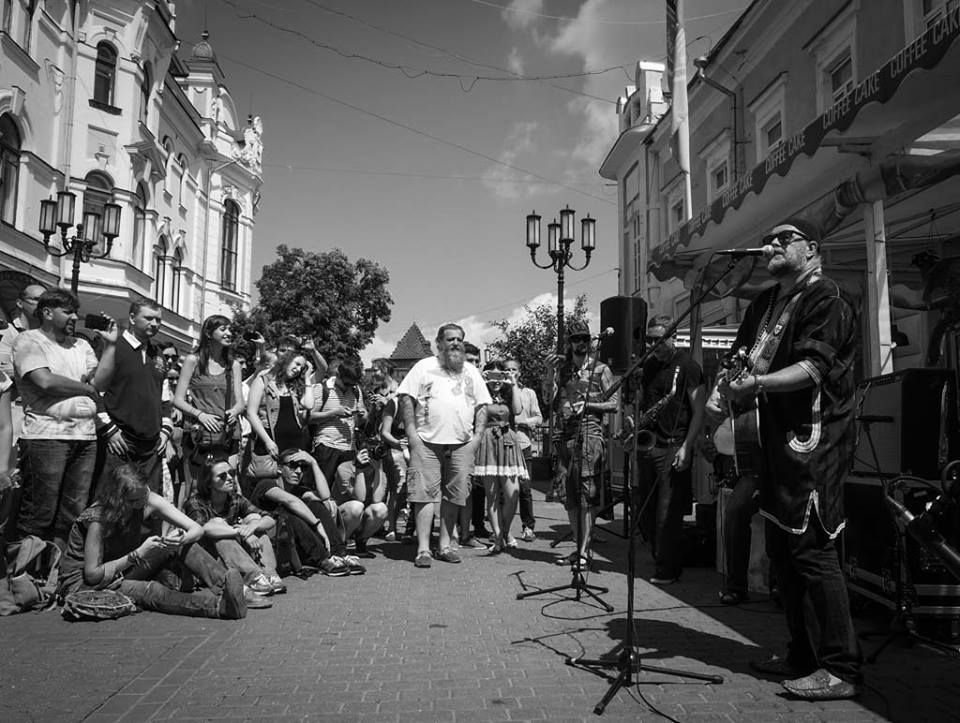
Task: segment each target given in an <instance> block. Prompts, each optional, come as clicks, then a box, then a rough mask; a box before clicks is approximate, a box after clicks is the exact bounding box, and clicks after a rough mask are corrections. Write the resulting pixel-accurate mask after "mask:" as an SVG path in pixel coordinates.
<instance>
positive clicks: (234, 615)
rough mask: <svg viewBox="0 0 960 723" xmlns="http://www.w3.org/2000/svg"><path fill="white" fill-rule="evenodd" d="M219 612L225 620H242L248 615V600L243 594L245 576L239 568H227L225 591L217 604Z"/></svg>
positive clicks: (224, 583)
mask: <svg viewBox="0 0 960 723" xmlns="http://www.w3.org/2000/svg"><path fill="white" fill-rule="evenodd" d="M217 614H218V615H219V617H220V618H221V619H223V620H242V619H243V618H245V617H247V601H246V598H245V597H244V594H243V576H242V575H241V574H240V572H239V571H238V570H227V574H226V576H225V577H224V580H223V592H222V593H220V602H219V604H218V605H217Z"/></svg>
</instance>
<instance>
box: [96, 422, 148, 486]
mask: <svg viewBox="0 0 960 723" xmlns="http://www.w3.org/2000/svg"><path fill="white" fill-rule="evenodd" d="M121 434H123V433H122V432H121ZM123 439H124V441H125V442H126V443H127V448H128V449H129V450H130V451H129V452H128V453H127V454H126V455H125V456H123V457H118V456H117V455H115V454H113V453H112V452H111V451H110V450H109V449H108V448H107V445H106V444H105V443H104V444H103V452H102V454H103V455H104V463H103V472H102V474H101V477H100V478H98V480H99V479H102V478H103V477H106V476H107V475H109V474H110V473H111V472H112V471H113V470H114V469H115V468H117V467H119V466H120V465H121V464H131V465H133V467H135V468H136V470H137V471H138V472H139V473H140V475H141V476H142V477H143V479H144V480H145V481H146V483H147V484H148V485H149V486H150V491H151V492H156V493H157V494H158V495H160V496H161V497H162V496H163V463H164V458H163V455H162V454H157V444H159V439H154V440H152V441H149V442H144V441H138V440H134V439H131V438H130V437H128V436H127V435H126V434H124V435H123Z"/></svg>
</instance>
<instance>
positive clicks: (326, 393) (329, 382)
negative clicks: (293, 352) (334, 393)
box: [317, 377, 363, 412]
mask: <svg viewBox="0 0 960 723" xmlns="http://www.w3.org/2000/svg"><path fill="white" fill-rule="evenodd" d="M336 383H337V378H336V377H327V378H326V379H324V380H323V398H322V399H321V400H320V409H318V410H317V411H318V412H322V411H323V408H324V407H325V406H327V400H328V399H329V398H330V390H331V389H333V385H334V384H336ZM353 393H354V394H356V395H357V402H358V403H359V402H362V401H363V392H361V391H360V385H359V384H354V385H353Z"/></svg>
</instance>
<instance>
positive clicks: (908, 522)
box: [884, 495, 960, 579]
mask: <svg viewBox="0 0 960 723" xmlns="http://www.w3.org/2000/svg"><path fill="white" fill-rule="evenodd" d="M884 501H885V502H886V503H887V506H888V507H890V509H891V510H892V511H893V513H894V514H895V515H896V516H897V518H898V519H899V520H900V522H901V523H903V524H904V526H905V527H906V528H907V532H908V533H909V534H910V536H911V537H912V538H913V539H915V540H916V541H917V542H919V543H920V544H921V545H923V546H924V547H927V548H928V549H930V550H931V551H932V552H934V553H936V555H937V557H938V558H940V562H942V563H943V566H944V567H945V568H947V570H949V571H950V572H951V573H952V574H953V576H954V577H956V578H958V579H960V553H958V552H957V551H956V550H954V549H953V548H952V547H951V546H950V544H949V543H948V542H947V540H946V538H944V536H943V535H942V534H940V531H939V530H938V529H937V528H936V526H935V525H934V522H933V520H932V519H931V518H930V515H929V514H928V511H925V512H922V513H920V514H919V515H914V514H913V513H912V512H910V510H908V509H907V508H906V507H904V506H903V505H902V504H900V502H898V501H897V500H895V499H893V498H892V497H891V496H890V495H885V496H884Z"/></svg>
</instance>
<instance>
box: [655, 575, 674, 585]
mask: <svg viewBox="0 0 960 723" xmlns="http://www.w3.org/2000/svg"><path fill="white" fill-rule="evenodd" d="M679 579H680V576H679V575H677V576H675V577H666V576H664V575H654V576H653V577H651V578H650V582H652V583H653V584H654V585H661V586H662V585H673V583H675V582H676V581H677V580H679Z"/></svg>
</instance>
